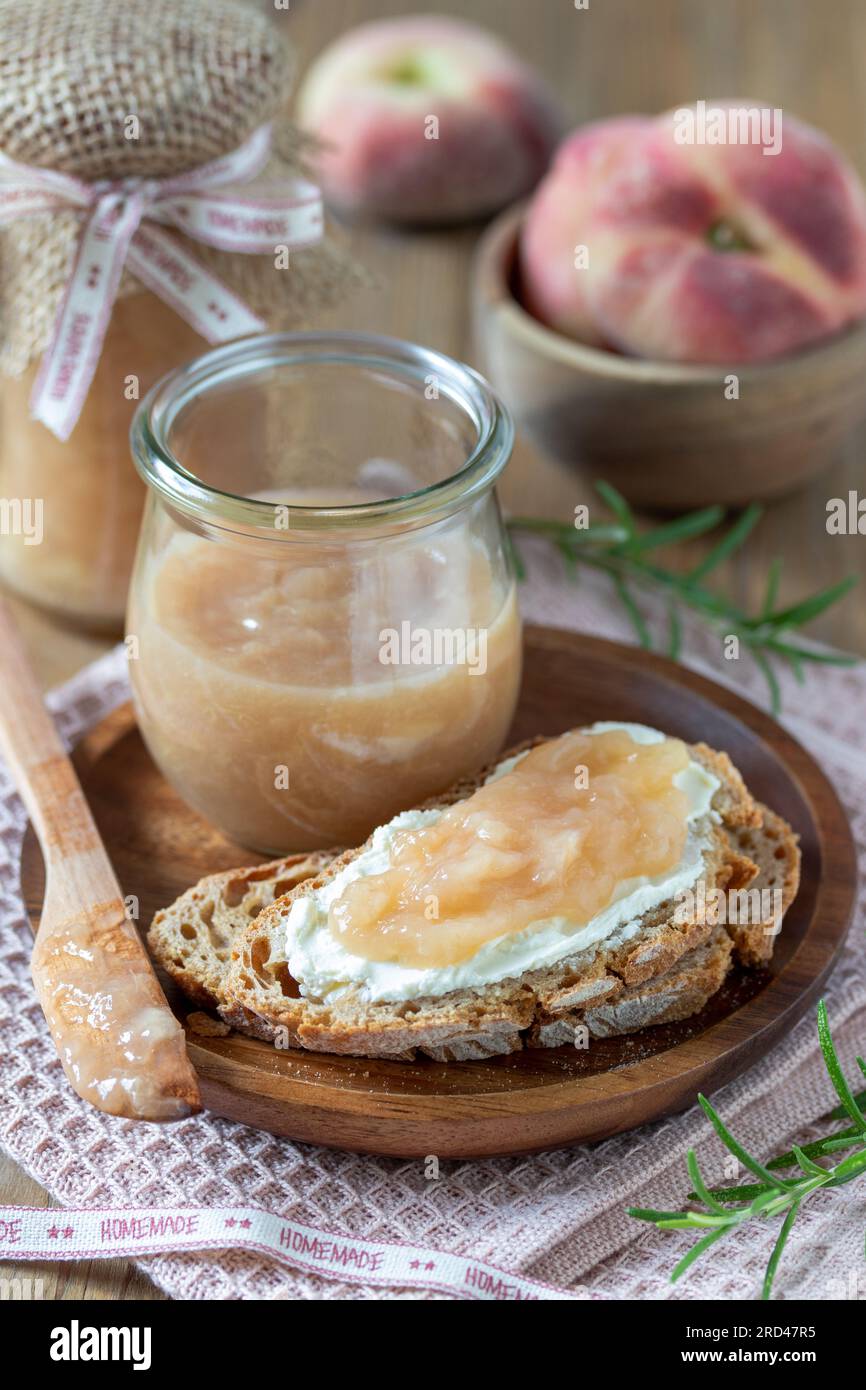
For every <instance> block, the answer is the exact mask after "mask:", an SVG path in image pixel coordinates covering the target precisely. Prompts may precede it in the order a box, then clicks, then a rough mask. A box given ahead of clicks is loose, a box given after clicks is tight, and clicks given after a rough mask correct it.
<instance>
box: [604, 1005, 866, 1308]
mask: <svg viewBox="0 0 866 1390" xmlns="http://www.w3.org/2000/svg"><path fill="white" fill-rule="evenodd" d="M818 1039H819V1041H820V1044H821V1051H822V1053H823V1054H824V1064H825V1066H826V1068H827V1072H828V1074H829V1077H830V1080H831V1081H832V1083H833V1088H834V1090H835V1091H836V1094H837V1096H838V1097H839V1100H840V1101H841V1104H840V1105H839V1106H838V1108H837V1109H836V1110H834V1111H832V1113H831V1116H830V1118H833V1119H841V1118H846V1119H848V1120H850V1121H851V1123H850V1125H849V1126H848V1127H847V1128H845V1129H843V1130H840V1131H838V1132H836V1133H833V1134H829V1135H827V1136H826V1138H823V1139H816V1140H815V1141H814V1142H813V1143H811V1144H803V1145H802V1146H798V1145H796V1144H795V1145H794V1147H793V1148H792V1149H791V1150H790V1151H789V1152H787V1153H784V1154H779V1155H778V1156H777V1157H776V1158H773V1159H771V1160H770V1161H769V1163H766V1164H763V1163H760V1162H759V1161H758V1160H757V1159H756V1158H754V1157H753V1155H752V1154H750V1153H749V1151H748V1150H747V1149H745V1148H744V1147H743V1145H742V1144H740V1143H739V1142H738V1141H737V1140H736V1139H735V1138H734V1136H733V1135H732V1134H731V1133H730V1131H729V1130H728V1129H727V1128H726V1126H725V1124H724V1123H723V1121H722V1119H721V1117H720V1116H719V1115H718V1114H717V1112H716V1111H715V1110H714V1109H713V1107H712V1106H711V1105H710V1102H709V1101H708V1100H707V1098H706V1096H702V1095H699V1096H698V1101H699V1103H700V1105H701V1107H702V1108H703V1111H704V1113H705V1114H706V1116H707V1118H708V1119H709V1121H710V1123H711V1124H712V1126H713V1128H714V1129H715V1131H716V1133H717V1134H718V1136H719V1138H720V1139H721V1140H722V1143H723V1144H724V1145H725V1147H726V1148H727V1149H728V1150H729V1151H730V1152H731V1153H732V1154H733V1155H734V1157H735V1158H736V1159H737V1161H738V1162H739V1163H741V1164H742V1166H743V1167H744V1168H746V1169H748V1171H749V1172H750V1173H752V1175H753V1176H754V1177H756V1178H757V1182H753V1183H745V1184H743V1185H742V1186H740V1187H707V1185H706V1183H705V1182H704V1179H703V1176H702V1174H701V1171H700V1168H699V1167H698V1161H697V1159H696V1157H695V1154H694V1151H693V1150H691V1149H690V1150H689V1153H688V1157H687V1159H686V1163H687V1167H688V1172H689V1177H690V1179H691V1183H692V1191H691V1192H690V1193H689V1194H688V1198H687V1200H688V1201H690V1202H693V1203H696V1204H698V1205H697V1208H696V1209H688V1210H684V1211H679V1212H676V1211H653V1210H650V1209H646V1208H643V1207H631V1208H629V1216H634V1217H636V1218H637V1220H638V1221H650V1222H652V1224H653V1225H654V1226H656V1227H658V1229H659V1230H660V1231H674V1230H683V1229H686V1230H696V1231H700V1232H701V1237H700V1239H699V1240H698V1241H697V1242H696V1244H695V1245H693V1246H692V1248H691V1250H689V1252H688V1253H687V1254H686V1255H685V1256H684V1258H683V1259H682V1260H680V1262H679V1264H677V1265H676V1266H675V1267H674V1270H673V1273H672V1274H671V1282H672V1283H673V1282H674V1281H676V1280H677V1279H679V1278H680V1277H681V1275H683V1274H685V1272H686V1270H687V1269H688V1268H689V1267H690V1266H691V1265H692V1264H693V1263H694V1262H695V1260H697V1259H698V1258H699V1257H700V1256H701V1255H702V1254H703V1253H704V1251H705V1250H708V1249H709V1247H710V1246H711V1245H714V1244H715V1243H716V1241H718V1240H721V1239H722V1237H723V1236H726V1235H729V1234H730V1232H731V1231H733V1230H735V1229H736V1228H737V1227H739V1226H743V1225H745V1223H746V1222H747V1221H751V1220H753V1219H754V1218H759V1219H762V1220H770V1219H771V1218H773V1217H775V1216H781V1217H782V1218H783V1220H782V1225H781V1227H780V1230H779V1234H778V1236H777V1239H776V1242H775V1245H774V1246H773V1250H772V1253H771V1255H770V1258H769V1260H768V1262H767V1269H766V1273H765V1275H764V1283H763V1289H762V1297H763V1298H765V1299H766V1298H769V1297H770V1295H771V1293H772V1289H773V1280H774V1278H775V1275H776V1270H777V1269H778V1265H779V1260H780V1259H781V1256H782V1251H783V1250H784V1248H785V1244H786V1242H787V1240H788V1237H789V1235H790V1234H791V1228H792V1227H793V1225H794V1222H795V1220H796V1219H797V1214H798V1212H799V1211H800V1208H801V1207H802V1205H803V1203H804V1202H806V1201H808V1199H809V1198H810V1197H811V1196H812V1195H813V1193H815V1192H819V1191H821V1190H822V1189H824V1188H833V1187H842V1186H843V1185H844V1184H845V1183H849V1182H853V1181H854V1179H855V1178H859V1177H863V1176H866V1114H864V1111H863V1108H862V1107H863V1104H864V1102H866V1090H864V1091H860V1092H858V1093H857V1094H855V1093H854V1092H853V1091H852V1090H851V1088H850V1086H849V1085H848V1082H847V1080H846V1079H845V1074H844V1072H843V1071H842V1068H841V1066H840V1065H839V1059H838V1057H837V1056H836V1049H835V1047H834V1046H833V1039H832V1038H831V1036H830V1027H829V1024H828V1022H827V1007H826V1005H825V1003H824V1001H823V999H822V1000H821V1002H820V1004H819V1005H818ZM857 1065H858V1066H859V1067H860V1070H861V1071H862V1072H863V1074H864V1075H866V1062H864V1061H863V1059H862V1057H858V1058H857ZM846 1150H850V1152H848V1153H847V1157H845V1158H843V1159H841V1161H840V1162H838V1163H836V1164H835V1165H833V1166H830V1167H824V1166H822V1165H821V1164H820V1163H818V1162H816V1160H817V1159H818V1158H823V1157H826V1156H827V1155H829V1154H835V1153H839V1152H842V1151H846ZM788 1168H796V1169H798V1170H799V1176H797V1175H795V1176H793V1177H790V1178H784V1177H782V1176H780V1174H779V1171H778V1170H779V1169H788Z"/></svg>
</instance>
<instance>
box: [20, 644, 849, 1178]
mask: <svg viewBox="0 0 866 1390" xmlns="http://www.w3.org/2000/svg"><path fill="white" fill-rule="evenodd" d="M525 650H526V660H525V674H524V681H523V688H522V691H521V698H520V703H519V706H518V712H517V716H516V720H515V724H514V727H513V728H512V730H511V733H510V735H509V743H516V742H519V741H520V740H522V739H524V738H527V737H530V736H532V735H535V734H539V733H541V734H557V733H562V732H564V731H565V730H566V729H569V728H572V727H574V726H575V725H576V724H581V723H591V722H592V721H593V720H595V719H600V718H604V719H624V720H638V721H643V722H646V723H649V724H653V725H656V726H657V727H660V728H663V729H665V730H666V731H669V732H671V733H673V734H676V735H677V736H680V737H682V738H684V739H686V740H688V741H689V742H697V741H700V740H702V739H703V740H705V741H706V742H708V743H709V744H710V745H711V746H712V747H715V748H719V749H723V750H724V751H726V752H728V753H730V755H731V757H732V758H733V760H734V762H735V764H736V765H737V766H738V767H739V768H740V770H741V771H742V773H743V775H744V776H745V778H746V781H747V783H748V785H749V787H750V789H751V790H752V791H753V792H754V794H755V796H757V797H758V798H759V799H760V800H762V801H764V802H766V804H767V805H769V806H771V807H773V808H774V809H775V810H777V811H779V812H780V813H781V814H782V815H784V816H785V817H786V818H787V819H788V820H790V822H791V823H792V825H793V826H794V828H795V830H796V831H797V832H798V834H799V835H800V837H801V847H802V853H803V873H802V883H801V888H800V892H799V894H798V897H797V899H796V901H795V903H794V905H793V907H792V908H791V909H790V911H789V913H788V916H787V917H786V919H785V926H784V929H783V932H782V936H781V938H780V941H779V943H778V944H777V947H776V952H775V955H774V958H773V962H772V965H771V968H770V969H769V970H768V971H766V972H760V973H751V972H744V971H735V972H734V974H733V975H732V976H731V977H729V980H728V981H727V982H726V984H725V985H724V986H723V988H722V990H721V991H720V992H719V994H718V995H716V996H715V997H714V998H713V999H712V1000H711V1001H710V1003H709V1005H708V1006H707V1008H706V1009H705V1010H704V1011H703V1012H702V1013H701V1014H699V1015H696V1016H695V1018H693V1019H688V1020H686V1021H685V1022H683V1023H677V1024H670V1025H665V1026H662V1027H658V1028H651V1029H646V1030H644V1031H643V1032H642V1033H640V1034H635V1035H633V1036H630V1037H625V1038H610V1039H603V1040H601V1039H599V1040H593V1041H592V1043H591V1044H590V1046H589V1048H588V1049H587V1050H586V1051H582V1050H576V1049H574V1048H559V1049H526V1050H524V1051H523V1052H519V1053H515V1054H512V1055H510V1056H507V1057H497V1058H493V1059H490V1060H488V1061H477V1062H466V1063H447V1064H446V1063H437V1062H432V1061H428V1060H420V1061H417V1062H395V1061H381V1060H370V1059H364V1058H356V1057H333V1056H330V1055H326V1054H322V1053H309V1052H303V1051H299V1050H285V1051H280V1050H279V1049H277V1048H274V1047H272V1046H270V1045H269V1044H266V1043H262V1042H257V1041H255V1040H253V1039H250V1038H245V1037H241V1036H240V1035H237V1034H230V1035H229V1036H227V1037H218V1038H204V1037H201V1036H199V1035H196V1034H195V1033H188V1045H189V1052H190V1057H191V1058H192V1061H193V1064H194V1065H195V1067H196V1070H197V1072H198V1074H199V1079H200V1082H201V1087H202V1096H203V1099H204V1102H205V1105H206V1106H207V1107H208V1108H210V1109H211V1110H213V1111H215V1112H216V1113H217V1114H221V1115H225V1116H228V1117H229V1118H232V1119H238V1120H242V1121H243V1122H244V1123H246V1124H252V1125H255V1126H258V1127H259V1128H262V1129H267V1130H271V1131H273V1132H274V1133H277V1134H285V1135H288V1136H289V1137H291V1138H294V1139H300V1140H304V1141H306V1142H309V1143H316V1144H324V1145H327V1146H329V1147H334V1148H348V1149H359V1150H362V1151H365V1152H371V1153H383V1154H392V1155H398V1156H401V1157H418V1156H423V1155H425V1154H429V1153H435V1154H437V1155H439V1156H440V1157H441V1158H454V1157H463V1158H465V1157H478V1156H482V1155H490V1154H502V1153H516V1152H530V1151H533V1150H539V1149H544V1148H550V1147H553V1146H556V1145H560V1144H563V1143H570V1142H574V1141H586V1140H594V1139H601V1138H604V1137H605V1136H607V1135H610V1134H614V1133H618V1132H620V1131H622V1130H628V1129H632V1128H634V1127H635V1126H636V1125H640V1124H644V1123H646V1122H647V1121H649V1120H652V1119H656V1118H658V1117H659V1116H661V1115H666V1114H670V1113H671V1112H673V1111H676V1110H679V1109H682V1108H684V1107H685V1106H688V1105H691V1104H693V1103H694V1098H695V1095H696V1093H697V1092H698V1091H699V1090H703V1091H706V1092H712V1091H713V1090H715V1089H716V1088H717V1087H718V1086H720V1085H723V1084H724V1083H725V1082H727V1081H729V1080H730V1079H731V1078H732V1077H734V1076H736V1075H737V1074H738V1073H739V1072H741V1071H742V1070H744V1068H745V1067H747V1066H748V1065H749V1064H750V1063H752V1062H754V1061H755V1060H756V1059H757V1058H758V1057H760V1056H763V1054H764V1053H765V1052H766V1051H767V1049H768V1048H769V1047H770V1046H771V1045H772V1044H773V1042H775V1041H776V1040H777V1039H778V1038H779V1037H780V1036H782V1035H783V1033H784V1032H786V1031H787V1030H788V1029H789V1028H790V1027H791V1025H792V1024H793V1022H794V1021H795V1020H796V1019H797V1018H798V1017H799V1016H800V1014H801V1013H802V1012H803V1011H804V1010H805V1009H806V1008H807V1007H808V1005H809V1003H810V1002H812V1001H813V1000H814V999H815V998H816V997H817V994H818V991H819V989H820V988H821V985H822V983H823V981H824V980H825V979H826V977H827V975H828V973H829V971H830V968H831V966H832V963H833V960H834V958H835V956H836V953H837V951H838V949H839V947H840V945H841V942H842V940H843V938H844V934H845V931H846V928H847V924H848V920H849V917H850V913H851V909H852V904H853V897H854V888H855V878H856V875H855V867H854V849H853V844H852V841H851V836H850V832H849V830H848V827H847V822H846V819H845V815H844V812H843V811H842V809H841V807H840V805H839V802H838V800H837V798H836V795H835V793H834V791H833V790H832V788H831V786H830V784H829V783H828V782H827V780H826V778H825V777H824V775H823V773H822V772H821V771H820V769H819V768H818V767H817V765H816V764H815V763H814V762H813V761H812V759H811V758H810V757H809V755H808V754H807V753H806V752H805V750H804V749H803V748H801V747H800V745H799V744H797V743H795V742H794V740H793V739H792V738H791V737H790V736H789V735H788V734H787V733H785V732H784V730H782V729H781V728H780V727H779V726H778V725H777V724H776V723H775V722H774V721H773V720H771V719H770V718H768V717H767V716H766V715H765V714H763V713H762V712H761V711H760V710H758V709H756V708H755V707H754V706H752V705H749V704H748V703H747V702H746V701H744V700H742V699H740V697H739V696H737V695H735V694H733V693H732V692H730V691H728V690H725V689H723V688H722V687H720V686H716V685H715V684H714V683H712V682H709V681H706V680H705V679H703V678H702V677H700V676H697V675H693V674H692V673H690V672H685V671H683V670H682V668H680V667H678V666H675V665H674V664H673V663H671V662H669V661H667V660H665V659H664V658H662V657H657V656H653V655H650V654H647V653H646V652H643V651H640V650H638V649H636V648H631V647H625V646H620V645H618V644H616V643H612V642H606V641H604V640H603V639H601V638H590V637H586V636H583V635H581V634H575V633H570V632H564V631H558V630H556V629H552V628H529V629H528V630H527V633H526V648H525ZM79 765H80V770H81V776H82V781H83V785H84V786H85V788H86V791H87V795H88V797H89V799H90V803H91V805H92V808H93V813H94V816H95V818H96V821H97V824H98V825H99V827H100V830H101V832H102V834H103V836H104V837H105V839H106V843H107V844H108V845H109V847H110V852H111V854H112V858H113V861H114V864H115V868H116V870H117V873H118V876H119V877H120V879H121V882H122V883H123V886H124V891H125V893H126V894H127V895H129V894H134V895H135V896H136V897H137V898H138V900H139V904H140V914H141V924H142V927H143V928H144V927H146V926H147V925H148V924H149V922H150V920H151V918H152V916H153V914H154V912H155V911H156V910H157V909H158V908H160V907H163V906H165V905H167V904H168V903H169V902H170V901H172V900H173V899H174V898H175V897H177V896H178V895H179V894H180V893H181V892H182V891H183V890H184V889H185V888H187V887H188V886H189V885H190V884H191V883H194V882H195V881H196V880H197V879H198V878H200V877H202V876H203V875H204V874H206V873H214V872H218V871H219V870H221V869H230V868H233V867H238V866H240V865H242V864H245V863H249V862H250V856H249V852H248V851H245V850H242V849H239V848H238V847H237V846H235V845H232V844H230V843H229V842H228V841H227V840H224V839H223V838H222V837H221V836H220V835H219V833H218V832H217V831H216V830H214V829H213V828H212V827H211V826H209V825H208V824H207V823H206V822H204V821H202V820H201V819H200V818H199V817H198V816H196V815H194V814H193V813H191V812H190V811H189V810H188V809H187V808H186V807H185V806H184V805H183V803H182V802H181V801H180V799H179V797H178V796H177V795H176V794H175V792H174V791H172V789H171V788H170V787H169V785H168V783H167V782H166V781H165V780H164V779H163V777H162V776H161V774H160V773H159V772H158V771H157V770H156V768H155V767H154V765H153V763H152V762H151V759H150V757H149V755H148V754H147V752H146V750H145V748H144V745H143V743H142V741H141V738H140V736H139V734H138V731H137V729H136V727H135V723H134V719H133V715H132V712H131V709H130V707H129V706H124V707H123V708H122V709H121V710H119V711H117V712H116V713H115V714H114V715H112V716H110V717H109V718H108V719H107V720H105V721H103V723H102V724H100V725H99V726H98V728H97V729H96V730H95V731H94V734H93V735H91V736H90V737H89V738H87V739H86V740H85V741H84V744H83V745H82V748H81V750H80V753H79ZM22 883H23V886H24V890H25V896H26V900H27V903H28V907H29V908H30V910H31V912H32V913H33V914H34V915H35V914H38V911H39V906H40V903H41V895H42V866H41V859H40V856H39V853H38V850H37V848H36V842H35V839H34V838H33V837H31V836H28V838H27V840H26V841H25V848H24V859H23V870H22ZM174 1003H175V1006H176V1007H177V1009H178V1011H179V1013H180V1015H181V1016H182V1017H184V1016H185V1015H186V1013H187V1011H188V1010H187V1007H186V1006H185V1004H184V1001H183V1000H182V999H180V998H178V997H177V995H176V994H175V996H174Z"/></svg>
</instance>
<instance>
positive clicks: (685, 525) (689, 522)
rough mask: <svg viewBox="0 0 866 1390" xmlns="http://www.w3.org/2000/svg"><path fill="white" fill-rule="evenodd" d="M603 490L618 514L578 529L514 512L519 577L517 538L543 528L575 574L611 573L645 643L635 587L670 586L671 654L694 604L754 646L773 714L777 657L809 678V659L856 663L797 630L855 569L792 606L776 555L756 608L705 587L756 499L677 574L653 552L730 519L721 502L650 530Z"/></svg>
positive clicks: (851, 580) (840, 593) (737, 542)
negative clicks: (783, 597) (784, 601)
mask: <svg viewBox="0 0 866 1390" xmlns="http://www.w3.org/2000/svg"><path fill="white" fill-rule="evenodd" d="M596 487H597V490H598V492H599V495H600V496H601V498H602V499H603V501H604V502H605V503H606V504H607V506H608V507H609V508H610V511H611V512H612V513H613V518H614V519H613V521H612V522H603V523H597V524H594V525H591V526H586V527H584V528H583V529H578V528H577V527H576V526H574V525H570V524H568V523H566V522H561V521H545V520H540V519H537V518H534V517H514V518H513V519H512V520H510V521H509V522H508V530H509V545H510V548H511V554H512V558H513V560H514V565H515V572H516V573H517V576H518V578H520V579H523V578H525V574H526V569H525V565H524V563H523V560H522V558H521V556H520V553H519V551H518V549H517V545H516V543H515V538H516V537H517V536H518V535H520V533H521V532H534V533H536V534H539V535H545V536H547V537H549V539H550V540H551V541H553V543H554V545H555V546H556V548H557V550H558V551H559V553H560V554H561V555H562V557H563V561H564V562H565V564H566V565H567V567H568V572H569V573H570V574H571V575H572V576H573V575H574V573H575V571H576V569H577V567H578V565H588V566H589V567H590V568H592V569H596V570H601V571H602V572H603V573H605V574H608V575H610V578H611V580H612V582H613V585H614V588H615V590H616V593H617V595H618V596H619V599H620V602H621V603H622V605H623V607H624V609H625V611H626V613H627V614H628V617H629V619H630V621H631V624H632V626H633V628H634V630H635V633H636V635H637V639H638V641H639V642H640V644H641V646H643V647H651V646H652V636H651V633H650V630H649V627H648V625H647V622H646V620H645V618H644V615H643V613H642V611H641V608H640V604H639V603H638V600H637V599H636V598H635V594H634V590H635V588H638V589H639V588H640V587H641V586H643V587H647V586H649V587H651V588H654V589H656V590H659V591H662V592H664V593H666V594H667V599H668V624H669V635H668V654H669V655H670V656H672V657H673V658H674V660H676V659H677V658H678V656H679V651H680V642H681V626H680V613H679V610H680V608H690V609H692V610H693V611H695V612H698V613H700V614H701V616H702V617H703V618H704V620H705V621H706V622H707V623H709V624H710V626H711V627H712V628H713V629H714V630H715V631H717V632H718V633H719V636H720V638H727V637H737V638H738V639H739V642H740V645H741V646H742V647H745V648H746V649H747V650H748V651H750V652H751V654H752V657H753V659H754V661H755V662H756V664H757V666H758V667H759V669H760V670H761V672H762V674H763V676H764V679H765V681H766V682H767V688H768V690H769V694H770V703H771V705H772V709H773V712H774V714H778V713H779V710H780V708H781V691H780V687H779V681H778V677H777V675H776V672H775V670H774V663H775V662H777V661H782V662H785V663H786V664H787V665H788V666H789V667H790V668H791V670H792V671H793V673H794V675H795V676H796V678H797V680H799V681H802V679H803V666H804V664H805V663H806V662H815V663H820V664H823V665H830V666H853V665H856V664H857V662H858V661H859V658H858V657H856V656H849V655H848V654H847V653H844V652H832V651H820V650H812V649H811V648H810V647H809V646H804V645H802V644H801V643H798V642H797V641H796V640H793V641H792V640H791V634H792V633H795V632H797V631H798V630H799V629H800V628H802V627H803V626H804V625H805V624H806V623H808V622H811V621H812V620H813V619H814V618H817V617H818V616H819V614H821V613H824V612H825V611H826V610H827V609H828V608H830V607H832V605H833V604H834V603H838V602H839V600H840V599H841V598H844V596H845V594H847V593H848V592H849V590H850V589H851V588H852V586H853V585H854V584H855V583H856V582H857V580H856V577H855V576H853V575H851V576H849V577H848V578H847V579H843V580H841V581H840V582H839V583H838V584H831V585H830V586H829V588H826V589H822V590H820V592H818V593H816V594H812V595H811V597H809V598H806V599H802V600H801V601H800V602H799V603H795V604H790V605H789V606H788V607H787V608H780V607H778V591H779V579H780V576H781V562H780V561H779V560H778V559H776V560H774V561H773V562H772V564H771V566H770V570H769V574H768V576H767V588H766V593H765V595H764V599H763V602H762V604H761V606H760V608H759V610H758V611H757V613H754V614H749V613H746V612H744V611H743V609H742V608H741V607H740V606H739V605H738V604H736V603H734V602H733V600H732V599H730V598H728V597H727V596H725V595H724V594H721V593H718V592H716V591H715V590H713V589H710V588H708V587H707V584H706V582H705V581H706V580H707V578H708V576H710V575H711V574H712V573H713V571H714V570H716V569H718V567H719V566H720V565H721V564H722V563H723V562H724V561H725V560H727V559H729V558H730V556H731V555H733V554H734V553H735V552H736V551H737V550H739V548H740V547H741V546H742V545H743V543H744V542H745V540H746V539H747V537H748V536H749V535H750V533H751V532H752V531H753V530H754V528H755V526H756V525H757V523H758V521H759V520H760V518H761V516H762V514H763V513H762V508H761V507H759V506H758V505H757V504H756V503H753V504H752V505H751V506H749V507H747V508H746V509H745V511H744V512H742V513H741V514H740V516H739V517H737V519H736V520H735V521H734V522H733V524H732V525H731V526H730V527H729V528H728V530H727V531H726V532H725V533H724V534H723V535H722V536H721V537H720V538H719V540H718V541H717V542H716V544H715V545H714V546H713V547H712V549H711V550H710V551H709V552H708V554H707V555H706V556H705V557H704V559H703V560H701V562H700V564H698V565H696V566H695V568H694V569H692V570H691V571H690V572H689V573H687V574H677V573H675V572H674V571H672V570H668V569H666V568H664V566H663V565H660V564H659V563H657V561H656V560H655V558H654V552H655V551H656V550H659V549H660V548H661V547H662V546H666V545H672V544H674V543H675V542H678V541H684V540H691V539H693V538H695V537H696V536H703V535H706V534H708V533H709V532H710V531H714V530H715V529H716V528H717V527H718V526H719V525H720V524H721V522H722V521H723V520H724V517H725V512H724V508H722V507H703V508H701V509H700V510H699V511H695V512H689V513H687V514H686V515H685V516H681V517H677V518H676V520H674V521H665V522H662V523H661V524H660V525H658V526H655V527H653V528H652V529H650V530H648V531H640V530H639V528H638V525H637V519H636V517H635V516H634V513H633V512H632V510H631V508H630V507H629V505H628V503H627V502H626V500H625V498H624V497H622V496H621V495H620V493H619V492H617V490H616V488H613V487H611V485H610V483H605V482H599V483H597V484H596Z"/></svg>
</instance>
